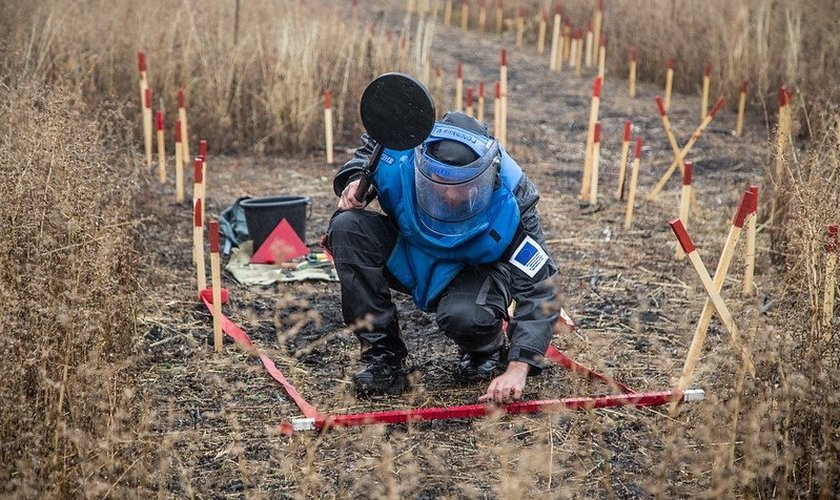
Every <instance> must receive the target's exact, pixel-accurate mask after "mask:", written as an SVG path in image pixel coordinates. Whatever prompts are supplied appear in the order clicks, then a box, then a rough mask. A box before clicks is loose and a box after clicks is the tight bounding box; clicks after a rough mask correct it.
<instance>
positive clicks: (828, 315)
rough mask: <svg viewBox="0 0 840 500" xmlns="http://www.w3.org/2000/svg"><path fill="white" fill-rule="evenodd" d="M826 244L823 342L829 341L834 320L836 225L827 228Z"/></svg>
mask: <svg viewBox="0 0 840 500" xmlns="http://www.w3.org/2000/svg"><path fill="white" fill-rule="evenodd" d="M827 234H828V243H826V245H825V251H826V252H827V253H828V255H827V256H826V259H825V292H824V293H823V326H825V334H826V338H825V340H831V335H832V334H831V328H830V327H831V322H832V320H833V319H834V292H835V290H836V288H837V252H838V250H840V236H838V225H837V224H831V225H830V226H828V231H827Z"/></svg>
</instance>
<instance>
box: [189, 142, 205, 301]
mask: <svg viewBox="0 0 840 500" xmlns="http://www.w3.org/2000/svg"><path fill="white" fill-rule="evenodd" d="M202 163H203V161H202V160H201V157H200V156H196V157H195V160H194V162H193V200H192V204H193V207H196V206H198V204H199V203H200V204H201V206H204V201H203V196H202V194H201V191H202V189H203V183H202V182H203V181H202V177H203V176H204V167H203V166H202ZM193 231H194V232H195V231H200V232H201V233H202V235H201V236H202V238H201V242H202V245H203V244H204V243H203V241H204V234H203V233H204V219H202V220H201V224H197V225H196V227H195V228H194V229H193ZM193 239H195V236H193ZM198 257H199V255H198V249H197V245H193V263H194V264H197V263H198ZM203 258H204V257H203V255H202V259H203ZM204 288H206V286H205V287H202V288H199V294H200V293H201V290H203V289H204Z"/></svg>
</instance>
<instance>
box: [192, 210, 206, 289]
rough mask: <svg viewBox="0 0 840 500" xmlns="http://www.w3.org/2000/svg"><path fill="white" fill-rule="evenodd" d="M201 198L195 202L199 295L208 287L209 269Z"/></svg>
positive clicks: (195, 255) (195, 251)
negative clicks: (205, 250)
mask: <svg viewBox="0 0 840 500" xmlns="http://www.w3.org/2000/svg"><path fill="white" fill-rule="evenodd" d="M202 206H203V204H202V203H201V198H199V199H197V200H195V203H193V256H194V257H195V259H194V260H195V275H196V282H197V284H198V296H199V297H201V292H202V290H204V289H206V288H207V270H206V268H205V267H204V266H205V259H204V213H203V208H202Z"/></svg>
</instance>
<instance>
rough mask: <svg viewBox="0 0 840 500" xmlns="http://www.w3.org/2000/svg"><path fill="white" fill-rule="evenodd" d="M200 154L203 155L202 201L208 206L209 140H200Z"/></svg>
mask: <svg viewBox="0 0 840 500" xmlns="http://www.w3.org/2000/svg"><path fill="white" fill-rule="evenodd" d="M198 155H199V156H201V180H202V182H201V203H202V204H204V205H205V206H206V203H205V202H206V200H207V141H206V140H204V139H202V140H201V141H199V142H198Z"/></svg>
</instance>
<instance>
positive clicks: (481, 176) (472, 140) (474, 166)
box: [414, 123, 501, 236]
mask: <svg viewBox="0 0 840 500" xmlns="http://www.w3.org/2000/svg"><path fill="white" fill-rule="evenodd" d="M440 140H450V141H456V142H459V143H461V144H463V145H465V146H467V147H469V148H470V149H472V150H473V151H474V152H475V154H476V155H477V156H478V159H476V160H475V161H473V162H472V163H469V164H467V165H462V166H459V165H448V164H446V163H443V162H441V161H439V160H437V159H435V158H433V157H432V156H431V155H429V154H428V147H429V145H430V144H432V143H434V142H436V141H440ZM500 161H501V160H500V155H499V144H498V142H497V141H496V140H495V139H493V138H490V137H486V136H483V135H480V134H475V133H473V132H470V131H468V130H464V129H461V128H457V127H452V126H449V125H445V124H440V123H438V124H436V125H435V128H434V129H433V130H432V133H431V135H430V136H429V138H428V139H426V141H424V142H423V144H421V145H420V146H417V148H416V149H415V154H414V185H415V191H416V194H417V205H418V207H419V208H420V209H419V210H418V211H417V213H418V216H419V219H420V222H421V223H422V224H423V225H424V226H425V227H426V228H427V229H429V230H430V231H432V232H433V233H436V234H438V235H441V236H455V235H460V234H463V233H465V232H467V231H469V230H470V229H472V228H473V227H474V226H475V224H476V221H475V220H474V219H475V217H476V216H478V215H479V214H481V213H482V212H483V211H484V209H486V208H487V206H488V205H489V204H490V199H491V198H492V196H493V189H494V187H495V184H496V174H497V172H498V170H499V168H498V167H499V162H500Z"/></svg>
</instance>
